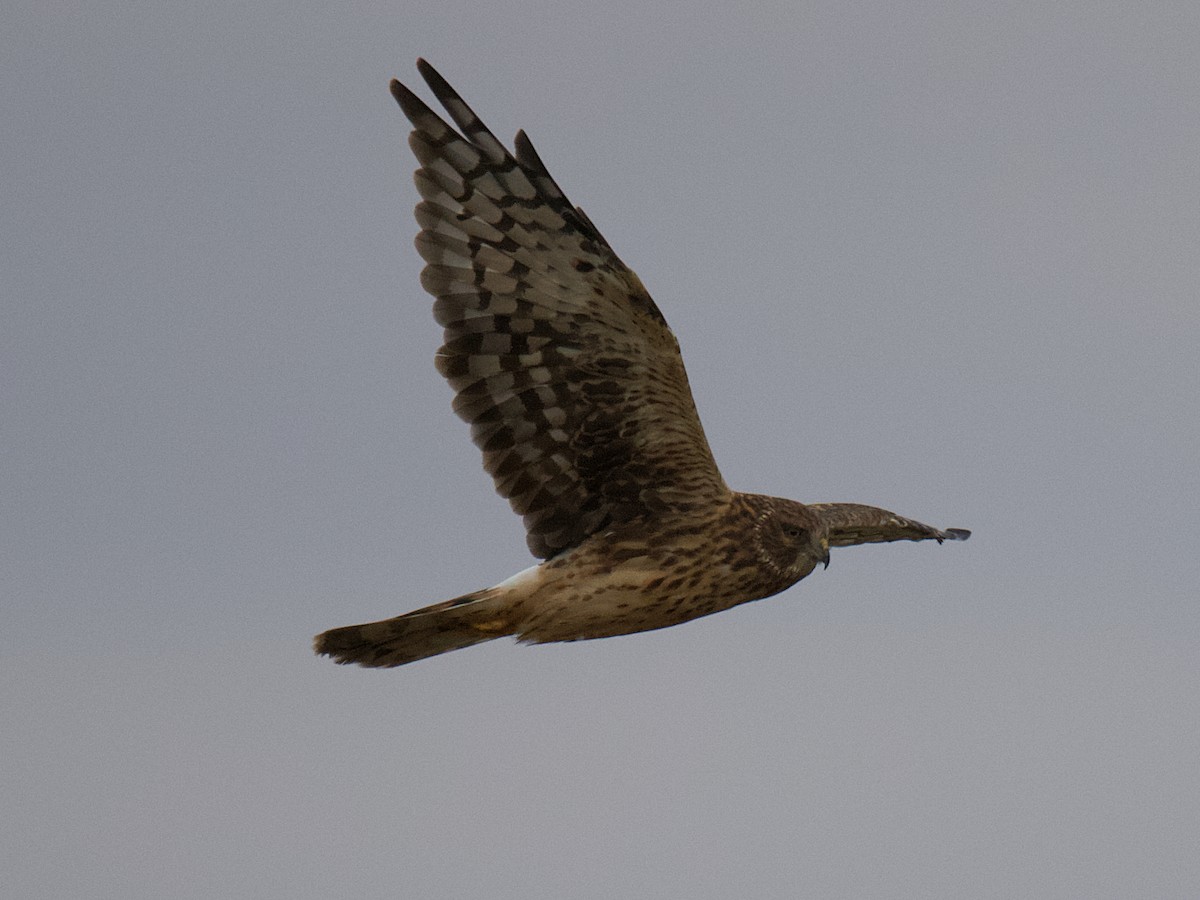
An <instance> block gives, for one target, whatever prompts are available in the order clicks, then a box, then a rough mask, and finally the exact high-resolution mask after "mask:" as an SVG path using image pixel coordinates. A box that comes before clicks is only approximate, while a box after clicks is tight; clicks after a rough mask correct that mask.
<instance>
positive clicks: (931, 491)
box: [0, 0, 1200, 900]
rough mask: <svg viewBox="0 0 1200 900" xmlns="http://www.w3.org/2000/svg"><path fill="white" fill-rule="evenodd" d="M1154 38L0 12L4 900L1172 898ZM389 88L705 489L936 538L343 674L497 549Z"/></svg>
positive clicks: (1041, 8) (1158, 53) (1054, 25)
mask: <svg viewBox="0 0 1200 900" xmlns="http://www.w3.org/2000/svg"><path fill="white" fill-rule="evenodd" d="M1197 46H1200V5H1198V4H1196V3H1195V2H1192V0H1181V2H1175V3H1167V2H1149V3H1138V4H1134V3H1125V2H1116V0H1111V2H1104V0H1100V2H1071V3H1034V2H1028V3H996V2H978V3H976V2H943V3H894V2H883V0H877V2H846V0H827V2H805V3H780V2H763V3H741V4H739V3H733V4H716V3H713V4H710V5H707V6H689V5H686V4H665V3H664V4H657V5H656V4H646V3H643V2H631V0H620V2H614V3H607V4H605V3H594V2H587V3H584V2H575V0H557V2H553V3H552V2H540V3H537V2H522V0H496V2H490V3H487V4H481V3H480V4H477V3H466V2H454V0H437V2H425V3H420V4H417V3H411V2H409V3H404V2H400V3H382V2H378V3H343V4H337V5H329V6H327V7H326V6H322V5H318V4H311V3H294V2H289V3H278V2H268V3H259V4H253V5H252V4H242V3H233V2H228V0H216V2H208V3H197V4H187V5H184V4H160V3H150V2H136V3H114V2H101V3H90V4H71V3H47V2H24V0H18V2H9V3H6V4H5V5H4V7H3V11H2V12H0V103H2V104H3V109H2V121H3V123H4V125H3V127H2V128H0V199H2V202H0V208H2V209H3V215H2V216H0V248H2V249H0V257H2V259H3V263H2V265H0V292H2V293H0V297H2V301H3V324H2V327H0V354H2V355H0V366H2V367H3V368H2V385H3V388H2V397H0V403H2V406H0V423H2V428H3V448H4V452H3V454H2V455H0V475H2V479H3V483H2V490H3V516H2V519H0V528H2V529H3V561H2V563H0V565H2V577H3V587H2V590H3V604H2V607H0V632H2V633H3V636H4V640H3V644H4V648H3V650H2V651H0V719H2V721H3V727H2V728H0V809H3V810H4V813H3V815H0V871H3V872H4V875H3V876H2V881H3V883H4V885H5V888H4V892H5V893H6V895H8V896H12V897H21V898H55V900H58V898H75V897H87V898H131V897H133V898H142V897H146V898H162V897H171V898H197V900H199V898H206V900H211V898H214V897H254V898H267V900H275V898H280V900H282V898H287V900H297V898H319V897H320V898H324V897H333V896H353V897H361V898H390V897H456V898H457V897H487V898H533V900H540V898H561V897H580V898H611V897H638V896H646V897H651V896H652V897H688V898H728V897H735V896H746V897H755V898H794V897H812V898H835V897H846V898H864V897H871V898H874V897H880V898H884V897H888V898H890V897H897V898H907V897H922V898H924V897H947V898H949V897H954V898H961V897H971V898H977V897H978V898H993V897H994V898H1001V897H1038V898H1078V897H1088V898H1110V897H1111V898H1128V897H1133V896H1138V897H1155V898H1194V897H1196V896H1200V611H1198V604H1197V585H1198V584H1200V553H1198V552H1197V508H1198V505H1200V504H1198V500H1200V463H1198V460H1200V422H1198V420H1200V416H1198V412H1200V363H1198V362H1197V356H1198V348H1200V299H1198V296H1200V295H1198V285H1200V252H1198V246H1200V101H1198V99H1197V98H1200V61H1198V60H1200V56H1198V55H1197V49H1196V48H1197ZM419 55H420V56H425V57H427V58H428V59H430V60H431V61H432V62H433V63H434V64H435V65H437V66H438V67H439V68H440V69H441V70H442V72H443V74H444V75H445V76H446V77H447V78H448V79H449V80H450V81H451V83H452V84H454V85H455V86H456V87H457V88H458V89H459V90H460V92H461V93H462V94H463V95H464V96H465V97H466V98H467V100H468V102H470V103H471V104H472V105H473V106H474V107H475V108H476V110H477V111H478V112H479V113H480V114H481V116H482V117H483V118H484V120H485V121H487V122H488V123H489V124H490V125H491V126H492V128H493V129H494V130H495V131H496V132H497V133H498V134H500V135H501V136H503V137H505V138H507V137H508V136H510V135H511V134H513V132H514V131H515V130H516V129H517V128H518V127H524V128H526V129H527V130H528V131H529V133H530V135H531V136H532V138H533V140H534V143H535V144H536V145H537V147H538V149H539V150H540V152H541V154H542V156H543V158H544V159H545V160H546V162H547V164H548V166H549V168H550V170H551V171H552V172H553V173H554V175H555V176H556V178H557V180H558V181H559V182H560V183H561V184H562V185H563V187H564V189H565V190H566V191H567V193H568V195H569V196H570V197H571V198H572V200H573V201H574V202H575V203H578V204H580V205H581V206H583V207H584V208H585V209H586V210H587V212H588V213H589V214H590V216H591V218H592V219H593V220H594V221H595V222H596V223H597V225H598V226H599V227H600V229H601V230H602V231H603V232H604V233H605V235H606V236H607V237H608V239H609V240H610V242H611V243H612V244H613V246H614V247H615V248H616V250H617V252H618V253H619V254H621V256H622V257H623V258H624V259H625V261H626V262H627V263H628V264H629V265H630V266H631V267H632V268H634V269H635V270H636V271H637V272H638V273H639V274H640V275H641V277H642V279H643V281H644V282H645V284H646V285H647V287H648V288H649V290H650V292H651V293H652V294H653V295H654V297H655V299H656V300H657V301H658V304H659V305H660V307H661V308H662V309H663V310H664V312H665V314H666V316H667V318H668V320H669V321H670V322H671V324H672V326H673V327H674V329H675V331H676V334H677V335H678V337H679V339H680V342H681V344H682V346H683V349H684V355H685V358H686V360H687V364H688V368H689V374H690V376H691V380H692V387H693V390H694V393H695V395H696V400H697V403H698V405H699V408H700V412H701V415H702V417H703V419H704V423H705V425H706V428H707V431H708V435H709V438H710V440H711V443H712V445H713V448H714V452H715V453H716V456H717V460H718V462H719V463H720V465H721V467H722V470H723V472H724V474H725V476H726V479H727V480H728V481H729V482H730V484H732V485H734V486H735V487H738V488H741V489H745V490H756V491H763V492H767V493H772V494H779V495H783V496H788V497H794V498H796V499H800V500H852V501H862V502H867V503H873V504H878V505H883V506H887V507H889V508H891V509H895V510H897V511H899V512H901V513H903V514H905V515H909V516H913V517H915V518H919V519H922V520H924V521H927V522H931V523H933V524H936V525H940V526H958V527H966V528H971V529H974V531H975V535H974V537H973V538H972V539H971V541H970V542H968V543H967V544H961V545H947V546H944V547H938V546H936V545H934V544H920V545H915V544H902V545H900V544H897V545H888V546H880V547H866V548H857V549H853V550H841V551H835V553H834V559H833V563H832V565H831V566H830V567H829V570H828V571H821V572H818V573H816V574H814V575H813V576H812V577H811V578H809V579H807V580H806V581H804V582H802V583H801V584H800V585H799V586H797V587H796V588H793V589H792V590H790V591H788V592H787V593H785V594H783V595H782V596H779V597H775V598H773V599H770V600H767V601H763V602H761V603H756V604H750V605H748V606H744V607H741V608H739V609H737V610H733V611H731V612H727V613H724V614H721V615H719V616H715V617H710V618H708V619H703V620H700V621H697V622H694V623H691V624H688V625H685V626H682V627H679V628H674V629H669V630H666V631H660V632H656V633H651V634H644V635H638V636H634V637H628V638H619V639H614V640H607V641H599V642H592V643H584V644H575V645H559V646H551V647H539V648H524V647H518V646H515V645H514V644H512V643H511V642H509V641H496V642H493V643H491V644H488V645H485V646H482V647H478V648H472V649H469V650H466V651H462V652H459V653H454V654H450V655H446V656H442V657H439V658H436V659H433V660H427V661H424V662H420V663H417V664H415V665H413V666H410V667H406V668H402V669H398V670H392V671H366V670H362V669H358V668H340V667H337V666H334V665H333V664H331V663H330V662H328V661H327V660H323V659H318V658H316V657H314V656H313V655H312V654H311V652H310V649H309V641H310V638H311V636H312V635H313V634H315V633H317V632H319V631H322V630H324V629H326V628H330V627H333V626H337V625H345V624H351V623H355V622H360V621H367V620H371V619H376V618H383V617H386V616H390V615H395V614H398V613H401V612H404V611H406V610H408V609H410V608H414V607H417V606H420V605H424V604H426V603H430V602H433V601H436V600H441V599H445V598H447V597H451V596H454V595H457V594H460V593H463V592H466V591H468V590H472V589H475V588H480V587H484V586H487V585H490V584H493V583H495V582H496V581H498V580H500V579H501V578H504V577H506V576H508V575H510V574H512V573H513V572H515V571H517V570H518V569H521V568H524V567H525V566H527V565H529V564H530V562H531V560H530V558H529V556H528V555H527V553H526V550H525V547H524V540H523V534H522V531H521V527H520V522H519V520H518V519H517V517H516V516H514V515H512V514H511V512H510V511H509V509H508V507H507V504H506V503H505V502H504V501H502V500H500V499H499V498H497V497H496V496H495V495H494V494H493V491H492V488H491V483H490V479H488V477H487V476H486V475H485V474H484V473H483V471H482V469H481V466H480V460H479V455H478V453H477V451H476V450H475V449H474V448H473V447H472V446H471V444H470V442H469V440H468V434H467V428H466V426H465V425H463V424H462V423H461V422H459V421H458V420H457V419H456V418H455V417H454V416H453V415H452V414H451V412H450V409H449V404H450V396H451V395H450V390H449V388H448V387H447V386H446V385H445V384H444V383H442V381H441V379H440V378H439V377H438V375H437V374H436V372H435V371H434V368H433V365H432V357H433V352H434V350H435V348H436V347H437V345H438V343H439V339H440V331H439V329H438V327H437V326H436V324H435V323H434V321H433V319H432V317H431V315H430V313H429V308H430V303H431V301H430V298H428V297H427V296H426V295H425V294H424V293H423V291H422V290H421V289H420V285H419V281H418V273H419V271H420V265H421V264H420V261H419V258H418V256H417V254H416V251H415V250H414V249H413V247H412V238H413V235H414V234H415V231H416V227H415V225H414V222H413V220H412V214H411V211H412V207H413V205H414V203H415V201H416V199H417V194H416V190H415V188H414V187H413V186H412V183H411V177H410V176H411V171H412V169H413V159H412V157H411V154H410V152H409V151H408V149H407V145H406V143H405V138H406V135H407V124H406V122H405V121H404V120H403V118H402V116H401V115H400V113H399V110H398V109H397V108H396V107H395V104H394V102H393V101H392V99H391V97H390V96H389V94H388V91H387V83H388V80H389V79H390V78H391V77H393V76H399V77H400V78H402V79H403V80H405V81H406V82H407V83H408V84H410V85H411V86H414V87H418V88H419V91H420V92H421V93H422V94H423V96H425V97H427V98H428V97H429V96H430V95H429V93H428V92H427V91H425V90H424V87H423V85H419V78H418V76H417V75H416V71H415V68H414V66H413V62H414V60H415V59H416V57H417V56H419Z"/></svg>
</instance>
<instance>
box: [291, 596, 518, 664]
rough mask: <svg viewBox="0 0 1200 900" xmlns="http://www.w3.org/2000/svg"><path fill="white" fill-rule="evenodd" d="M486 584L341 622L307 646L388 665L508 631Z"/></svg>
mask: <svg viewBox="0 0 1200 900" xmlns="http://www.w3.org/2000/svg"><path fill="white" fill-rule="evenodd" d="M497 593H498V592H496V591H495V590H493V589H491V588H489V589H485V590H482V591H476V592H474V593H472V594H464V595H463V596H461V597H456V598H455V599H453V600H446V601H444V602H442V603H435V604H434V605H433V606H426V607H425V608H423V609H417V610H413V611H412V612H410V613H405V614H404V615H402V616H396V617H395V618H394V619H384V620H383V621H381V622H370V623H368V624H366V625H347V626H346V627H345V628H334V629H332V630H330V631H326V632H325V633H324V634H319V635H317V636H316V638H314V639H313V649H314V650H315V651H316V652H317V653H319V654H322V655H324V656H329V657H332V659H333V660H334V662H337V663H341V664H346V663H357V664H358V665H360V666H367V667H369V668H390V667H392V666H402V665H404V664H405V663H410V662H416V661H417V660H418V659H424V658H425V657H427V656H437V655H438V654H439V653H449V652H450V651H451V650H458V649H460V648H462V647H470V646H471V645H472V644H479V643H482V642H483V641H490V640H492V639H493V638H498V637H503V636H504V635H506V634H512V633H513V628H512V626H510V625H509V624H508V623H507V622H506V621H505V620H504V619H503V618H501V617H500V615H499V613H500V610H499V604H498V603H496V602H490V601H495V600H496V599H497Z"/></svg>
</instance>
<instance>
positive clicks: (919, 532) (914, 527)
mask: <svg viewBox="0 0 1200 900" xmlns="http://www.w3.org/2000/svg"><path fill="white" fill-rule="evenodd" d="M808 508H809V509H811V510H813V511H814V512H816V513H817V515H819V516H820V517H821V521H822V522H824V523H825V526H826V527H827V528H828V529H829V546H830V547H849V546H852V545H853V544H879V543H883V542H885V541H927V540H934V541H937V542H938V543H939V544H940V543H941V542H942V541H965V540H966V539H967V538H969V537H970V536H971V532H969V531H967V530H966V529H964V528H947V529H945V530H944V531H943V530H941V529H939V528H933V527H932V526H929V525H924V524H922V523H921V522H914V521H913V520H912V519H906V518H904V517H903V516H898V515H896V514H895V513H894V512H888V511H887V510H886V509H878V508H876V507H874V506H863V505H862V504H861V503H810V504H808Z"/></svg>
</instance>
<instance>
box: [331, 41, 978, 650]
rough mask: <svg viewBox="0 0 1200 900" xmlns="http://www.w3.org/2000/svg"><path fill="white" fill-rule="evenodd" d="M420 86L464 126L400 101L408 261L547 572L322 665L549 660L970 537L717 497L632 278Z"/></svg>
mask: <svg viewBox="0 0 1200 900" xmlns="http://www.w3.org/2000/svg"><path fill="white" fill-rule="evenodd" d="M417 67H418V69H419V70H420V72H421V75H422V76H423V77H424V78H425V81H426V82H427V83H428V84H429V86H430V88H431V89H432V90H433V93H434V95H435V96H436V97H437V98H438V100H439V101H440V102H441V104H442V106H443V107H445V109H446V111H447V112H448V113H449V115H450V117H451V119H453V121H454V122H455V124H456V125H457V126H458V128H459V131H455V130H454V129H453V128H451V127H450V126H449V125H448V124H446V122H444V121H443V120H442V119H441V118H440V117H439V116H438V115H437V114H436V113H434V112H433V111H432V110H431V109H430V108H429V107H428V106H426V105H425V104H424V103H423V102H422V101H421V100H420V99H419V98H418V97H417V96H416V95H415V94H413V93H412V92H411V91H410V90H408V88H406V87H404V85H402V84H400V83H399V82H398V81H393V82H392V94H393V95H394V96H395V98H396V100H397V102H399V104H400V107H401V109H402V110H403V111H404V114H405V115H406V116H407V117H408V119H409V120H410V121H411V122H412V124H413V132H412V135H411V136H410V138H409V145H410V146H411V147H412V150H413V152H414V153H415V154H416V157H417V159H418V160H419V161H420V163H421V166H420V168H418V169H417V172H416V175H415V181H416V184H417V188H418V190H419V191H420V193H421V196H422V198H423V199H422V201H421V202H420V203H419V204H418V205H417V208H416V217H417V222H418V223H419V224H420V226H421V232H420V233H419V234H418V235H417V239H416V245H417V249H418V251H419V252H420V254H421V256H422V257H423V258H424V259H425V261H426V263H427V265H426V267H425V270H424V272H422V274H421V283H422V285H423V286H424V287H425V289H426V290H427V291H428V292H429V293H431V294H432V295H433V296H434V297H435V298H437V299H436V302H435V303H434V316H435V317H436V319H437V321H438V322H439V323H440V324H441V325H442V326H443V327H444V328H445V343H444V344H443V345H442V348H441V349H440V350H439V351H438V353H437V357H436V363H437V367H438V371H439V372H441V373H442V375H443V376H445V378H446V379H447V380H448V381H449V382H450V385H451V386H452V387H453V388H454V391H455V398H454V410H455V412H456V413H458V415H459V416H461V417H462V418H463V419H465V420H466V421H467V422H469V423H470V424H471V437H472V440H474V442H475V444H476V445H477V446H478V447H479V448H480V450H482V451H483V465H484V468H485V469H486V470H487V471H488V473H489V474H491V476H492V478H493V480H494V481H495V485H496V490H497V492H499V493H500V494H501V495H502V496H504V497H506V498H507V499H508V501H509V503H510V504H511V505H512V508H513V509H514V511H516V512H517V513H518V514H519V515H521V516H522V517H523V519H524V522H525V529H526V533H527V539H528V544H529V549H530V551H532V553H533V554H534V556H536V557H538V558H540V559H543V560H545V562H542V563H540V564H539V565H537V566H535V567H533V568H531V569H527V570H525V571H524V572H521V573H519V574H517V575H515V576H513V577H512V578H510V579H508V580H507V581H504V582H502V583H501V584H498V585H496V586H495V587H492V588H487V589H485V590H481V591H476V592H474V593H471V594H466V595H464V596H462V597H458V598H456V599H454V600H447V601H445V602H442V603H438V604H435V605H433V606H429V607H425V608H424V609H419V610H416V611H414V612H410V613H407V614H405V615H402V616H398V617H396V618H393V619H387V620H385V621H382V622H374V623H371V624H367V625H352V626H349V627H346V628H335V629H333V630H332V631H327V632H325V633H324V634H322V635H319V636H318V637H317V638H316V640H315V648H316V650H317V652H318V653H322V654H326V655H328V656H331V657H333V658H334V659H335V660H336V661H337V662H340V663H350V662H353V663H358V664H360V665H364V666H398V665H402V664H404V663H408V662H413V661H415V660H418V659H423V658H424V657H426V656H434V655H436V654H439V653H445V652H447V651H449V650H456V649H459V648H460V647H466V646H469V645H471V644H477V643H480V642H481V641H487V640H491V639H492V638H496V637H500V636H502V635H515V636H517V638H518V639H520V640H522V641H527V642H535V643H541V642H546V641H572V640H582V639H587V638H599V637H611V636H613V635H619V634H630V633H633V632H638V631H649V630H651V629H655V628H664V627H666V626H669V625H677V624H679V623H681V622H686V621H688V620H689V619H694V618H697V617H698V616H704V615H708V614H710V613H714V612H718V611H720V610H723V609H728V608H729V607H731V606H736V605H737V604H739V603H746V602H748V601H751V600H757V599H760V598H762V597H767V596H770V595H772V594H776V593H778V592H779V591H782V590H784V589H785V588H787V587H789V586H791V585H792V584H795V583H796V582H797V581H799V580H800V579H801V578H803V577H804V576H806V575H807V574H809V572H811V571H812V570H813V568H815V566H816V565H817V563H819V562H824V563H825V564H826V565H828V562H829V548H830V547H844V546H849V545H851V544H861V543H871V542H878V541H897V540H913V541H919V540H926V539H933V540H936V541H937V542H938V543H941V542H942V541H943V540H965V539H966V538H967V537H968V536H969V534H970V532H967V531H962V530H960V529H948V530H946V531H941V530H938V529H936V528H931V527H929V526H928V525H922V524H921V523H919V522H914V521H912V520H910V519H905V518H902V517H900V516H897V515H895V514H894V513H891V512H888V511H887V510H882V509H877V508H875V507H870V506H861V505H859V504H843V503H818V504H812V505H808V506H805V505H804V504H800V503H796V502H794V501H791V500H783V499H779V498H776V497H765V496H760V495H757V494H742V493H738V492H735V491H731V490H730V489H729V488H728V487H727V486H726V485H725V481H724V479H722V477H721V474H720V472H719V471H718V470H717V465H716V462H715V461H714V460H713V457H712V452H711V451H710V450H709V447H708V441H707V440H706V439H705V437H704V429H703V428H702V427H701V425H700V417H699V415H698V414H697V412H696V407H695V404H694V402H693V401H692V394H691V389H690V388H689V386H688V380H687V374H686V373H685V371H684V368H683V359H682V357H681V356H680V353H679V345H678V343H677V342H676V340H675V336H674V335H673V334H672V333H671V330H670V329H669V328H668V327H667V323H666V320H665V319H664V318H663V315H662V313H661V312H659V310H658V307H657V306H656V305H655V304H654V301H653V300H652V299H651V298H650V295H649V294H648V293H647V292H646V289H645V288H644V287H642V284H641V282H640V281H639V280H638V278H637V276H636V275H635V274H634V273H633V272H632V271H631V270H630V269H628V268H627V267H626V266H625V264H624V263H622V262H621V260H620V259H619V258H618V257H617V255H616V254H615V253H614V252H613V250H612V248H611V247H610V246H609V245H608V242H607V241H606V240H605V239H604V237H603V236H602V235H601V234H600V232H599V231H597V230H596V227H595V226H594V225H593V224H592V222H591V220H589V219H588V217H587V216H586V215H585V214H584V213H583V210H581V209H579V208H578V207H574V206H572V205H571V203H570V201H569V200H567V198H566V196H565V195H564V194H563V192H562V191H561V190H560V189H559V187H558V185H557V184H555V182H554V179H553V178H551V177H550V174H549V173H548V172H547V171H546V168H545V166H544V165H543V164H542V161H541V159H540V158H539V157H538V155H537V153H536V151H535V150H534V149H533V145H532V144H531V143H530V142H529V139H528V138H527V137H526V136H525V134H524V132H518V133H517V137H516V141H515V155H514V154H512V153H510V152H509V151H508V150H506V149H505V148H504V146H503V145H502V144H501V143H500V142H499V141H498V140H497V139H496V138H495V136H494V135H492V133H491V132H490V131H489V130H488V129H487V127H486V126H485V125H484V124H483V122H481V121H480V120H479V118H478V117H477V116H476V115H475V113H474V112H472V111H471V109H470V108H469V107H468V106H467V105H466V104H465V103H464V102H463V101H462V99H461V98H460V97H459V96H458V94H456V93H455V92H454V90H453V89H452V88H451V87H450V85H449V84H447V83H446V81H445V80H444V79H443V78H442V77H441V76H440V75H439V74H438V73H437V72H436V71H435V70H434V69H433V67H432V66H430V65H429V64H428V63H426V62H425V61H424V60H418V62H417ZM460 132H461V133H460Z"/></svg>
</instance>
